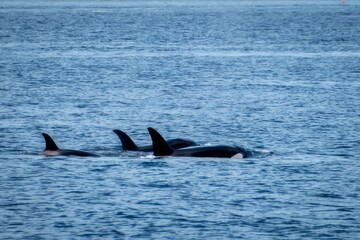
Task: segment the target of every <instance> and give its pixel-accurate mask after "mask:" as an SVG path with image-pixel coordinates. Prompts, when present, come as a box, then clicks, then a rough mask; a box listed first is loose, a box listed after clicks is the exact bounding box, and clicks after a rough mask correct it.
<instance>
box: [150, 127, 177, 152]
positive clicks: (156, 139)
mask: <svg viewBox="0 0 360 240" xmlns="http://www.w3.org/2000/svg"><path fill="white" fill-rule="evenodd" d="M148 131H149V133H150V136H151V140H152V143H153V149H154V155H155V156H169V155H171V154H172V153H173V152H174V149H173V148H172V147H171V146H170V145H169V144H168V143H167V142H166V141H165V139H164V138H163V137H162V136H161V135H160V134H159V133H158V132H157V131H156V130H155V129H153V128H150V127H149V128H148Z"/></svg>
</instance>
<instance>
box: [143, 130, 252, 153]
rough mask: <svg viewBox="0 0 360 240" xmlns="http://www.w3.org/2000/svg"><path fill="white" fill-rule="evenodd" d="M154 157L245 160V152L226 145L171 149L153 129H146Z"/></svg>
mask: <svg viewBox="0 0 360 240" xmlns="http://www.w3.org/2000/svg"><path fill="white" fill-rule="evenodd" d="M148 131H149V133H150V136H151V139H152V142H153V148H154V155H155V156H188V157H215V158H245V157H246V150H245V149H243V148H241V147H236V146H234V147H232V146H226V145H218V146H198V147H188V148H183V149H173V148H172V147H171V146H170V145H169V144H167V142H166V141H165V140H164V138H163V137H162V136H161V135H160V134H159V133H158V132H157V131H156V130H155V129H153V128H148Z"/></svg>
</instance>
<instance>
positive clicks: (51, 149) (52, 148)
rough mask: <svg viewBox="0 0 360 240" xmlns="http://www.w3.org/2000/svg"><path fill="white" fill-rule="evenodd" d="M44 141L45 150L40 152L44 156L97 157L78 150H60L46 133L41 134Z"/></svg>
mask: <svg viewBox="0 0 360 240" xmlns="http://www.w3.org/2000/svg"><path fill="white" fill-rule="evenodd" d="M42 135H43V137H44V139H45V150H44V151H43V152H42V154H43V155H45V156H47V157H48V156H70V155H72V156H80V157H98V155H96V154H93V153H89V152H83V151H78V150H69V149H60V148H58V146H57V145H56V143H55V142H54V140H53V139H52V138H51V137H50V136H49V135H48V134H46V133H42Z"/></svg>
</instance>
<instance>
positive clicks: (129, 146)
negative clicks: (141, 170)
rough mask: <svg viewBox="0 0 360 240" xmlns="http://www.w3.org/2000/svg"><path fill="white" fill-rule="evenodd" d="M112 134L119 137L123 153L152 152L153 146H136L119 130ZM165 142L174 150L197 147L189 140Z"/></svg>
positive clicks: (181, 139)
mask: <svg viewBox="0 0 360 240" xmlns="http://www.w3.org/2000/svg"><path fill="white" fill-rule="evenodd" d="M113 131H114V133H116V135H117V136H118V137H119V139H120V141H121V144H122V146H123V150H125V151H142V152H152V151H153V146H152V145H147V146H137V145H136V144H135V143H134V141H133V140H132V139H131V138H130V137H129V136H128V135H127V134H126V133H125V132H123V131H121V130H119V129H114V130H113ZM166 142H167V143H168V144H169V145H170V146H171V147H172V148H174V149H179V148H186V147H190V146H197V144H196V142H194V141H192V140H190V139H183V138H174V139H169V140H166Z"/></svg>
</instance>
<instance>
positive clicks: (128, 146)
mask: <svg viewBox="0 0 360 240" xmlns="http://www.w3.org/2000/svg"><path fill="white" fill-rule="evenodd" d="M113 131H114V133H116V135H117V136H118V137H119V139H120V141H121V144H122V146H123V149H124V150H129V151H136V150H137V149H138V146H137V145H136V144H135V143H134V141H133V140H132V139H131V138H130V137H129V136H128V135H127V134H126V133H124V132H123V131H120V130H119V129H114V130H113Z"/></svg>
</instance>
